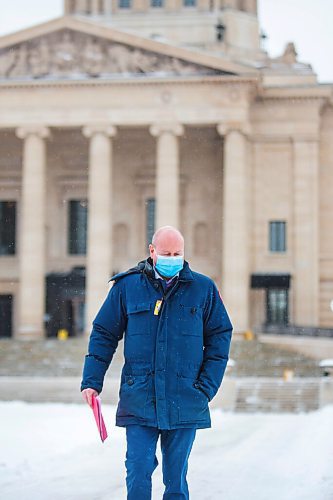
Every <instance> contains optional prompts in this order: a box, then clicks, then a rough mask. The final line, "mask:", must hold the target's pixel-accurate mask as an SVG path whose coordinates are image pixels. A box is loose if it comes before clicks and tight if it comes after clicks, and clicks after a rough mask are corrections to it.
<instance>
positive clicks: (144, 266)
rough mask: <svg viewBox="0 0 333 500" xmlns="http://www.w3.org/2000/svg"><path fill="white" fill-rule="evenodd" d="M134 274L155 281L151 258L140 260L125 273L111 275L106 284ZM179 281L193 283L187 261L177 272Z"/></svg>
mask: <svg viewBox="0 0 333 500" xmlns="http://www.w3.org/2000/svg"><path fill="white" fill-rule="evenodd" d="M135 273H145V274H146V275H147V276H148V277H150V278H152V279H155V273H154V266H153V259H152V258H151V257H148V258H147V259H145V260H141V261H140V262H138V264H137V265H136V266H134V267H131V268H130V269H128V270H127V271H124V272H121V273H117V274H115V275H113V276H112V277H111V278H110V279H109V281H108V282H110V281H117V280H119V279H121V278H123V277H124V276H127V275H128V274H135ZM178 279H179V281H193V280H194V277H193V274H192V271H191V269H190V266H189V263H188V262H187V260H184V266H183V268H182V269H181V270H180V271H179V278H178Z"/></svg>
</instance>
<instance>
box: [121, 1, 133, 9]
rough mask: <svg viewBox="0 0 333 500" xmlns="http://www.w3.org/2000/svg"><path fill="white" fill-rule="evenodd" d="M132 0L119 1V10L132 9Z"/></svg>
mask: <svg viewBox="0 0 333 500" xmlns="http://www.w3.org/2000/svg"><path fill="white" fill-rule="evenodd" d="M131 3H132V2H131V0H119V2H118V7H119V9H130V8H131V6H132V5H131Z"/></svg>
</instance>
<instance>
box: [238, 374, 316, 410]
mask: <svg viewBox="0 0 333 500" xmlns="http://www.w3.org/2000/svg"><path fill="white" fill-rule="evenodd" d="M319 407H320V380H313V379H311V380H309V379H304V380H301V379H298V380H295V381H284V380H272V379H270V380H267V379H264V378H263V379H262V380H258V378H257V379H255V380H252V381H251V380H249V379H248V380H239V381H238V383H237V395H236V401H235V411H269V412H271V411H276V412H301V411H303V412H306V411H312V410H316V409H318V408H319Z"/></svg>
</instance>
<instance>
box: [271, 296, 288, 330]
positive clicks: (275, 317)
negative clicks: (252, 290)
mask: <svg viewBox="0 0 333 500" xmlns="http://www.w3.org/2000/svg"><path fill="white" fill-rule="evenodd" d="M266 311H267V318H266V321H267V323H268V324H269V325H286V324H288V290H287V289H282V288H281V289H278V288H276V289H275V288H268V289H267V309H266Z"/></svg>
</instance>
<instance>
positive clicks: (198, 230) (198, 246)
mask: <svg viewBox="0 0 333 500" xmlns="http://www.w3.org/2000/svg"><path fill="white" fill-rule="evenodd" d="M193 248H194V255H196V256H198V257H204V256H205V255H206V253H207V248H209V232H208V226H207V223H206V222H197V223H196V224H195V226H194V234H193Z"/></svg>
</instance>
